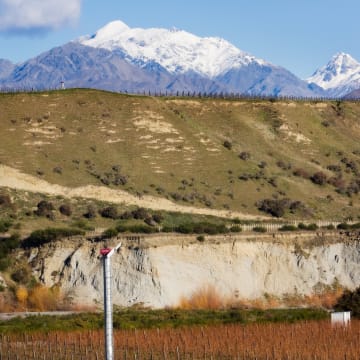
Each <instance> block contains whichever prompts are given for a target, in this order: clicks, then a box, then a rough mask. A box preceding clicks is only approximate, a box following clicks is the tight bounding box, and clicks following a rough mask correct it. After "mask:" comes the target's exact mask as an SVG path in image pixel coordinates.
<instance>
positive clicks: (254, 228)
mask: <svg viewBox="0 0 360 360" xmlns="http://www.w3.org/2000/svg"><path fill="white" fill-rule="evenodd" d="M252 230H253V231H255V232H259V233H265V232H266V228H264V227H263V226H254V227H253V229H252Z"/></svg>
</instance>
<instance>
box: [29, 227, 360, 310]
mask: <svg viewBox="0 0 360 360" xmlns="http://www.w3.org/2000/svg"><path fill="white" fill-rule="evenodd" d="M336 236H338V235H336ZM339 236H340V235H339ZM116 241H119V240H116V239H114V241H113V244H115V242H116ZM101 247H103V244H102V243H96V242H90V241H87V240H85V239H82V240H81V239H67V240H63V241H60V242H57V243H55V244H48V245H45V246H43V247H41V248H39V249H32V250H27V251H25V253H26V256H27V257H28V261H29V262H30V264H31V265H32V267H33V271H34V275H35V276H36V277H37V278H38V279H39V280H41V281H42V282H43V283H45V284H46V285H47V286H52V285H54V284H56V283H58V284H60V285H61V288H62V290H63V292H64V293H66V294H68V295H69V296H71V297H72V298H73V301H74V302H75V303H78V304H83V305H85V304H86V305H94V304H101V303H102V297H103V280H102V265H101V260H100V257H99V251H100V249H101ZM112 275H113V279H112V284H113V286H112V292H113V302H114V304H117V305H121V306H131V305H134V304H138V303H140V304H143V305H144V306H149V307H154V308H161V307H165V306H176V305H177V304H178V302H179V300H180V298H181V297H183V296H189V295H191V294H192V293H193V292H194V291H196V290H198V289H200V288H202V287H204V286H206V285H212V286H213V287H215V288H216V289H217V291H218V292H219V293H220V294H221V295H223V296H224V297H227V298H233V299H234V300H236V299H254V298H259V297H262V296H264V294H271V295H274V296H279V297H281V296H284V295H297V294H298V295H310V294H312V293H314V292H316V291H319V290H321V289H325V288H329V287H331V286H333V285H334V284H338V285H341V286H343V287H345V288H349V289H354V288H356V287H357V286H359V285H360V240H359V238H358V237H357V238H351V237H350V238H349V237H347V238H345V239H344V238H338V239H336V238H334V235H329V236H327V235H324V234H322V235H321V236H319V235H315V234H312V235H310V234H302V235H301V234H299V235H293V234H292V235H288V236H283V235H276V236H275V238H274V235H270V234H269V235H262V236H253V237H249V236H245V235H237V236H215V237H212V238H211V239H210V237H206V238H205V241H204V242H199V241H197V240H196V237H195V236H175V237H173V238H169V237H168V236H166V235H158V236H152V237H150V238H146V239H141V240H140V241H139V243H138V242H137V241H135V242H134V241H129V240H125V241H124V240H123V246H122V247H121V250H120V252H118V253H115V254H114V255H113V257H112Z"/></svg>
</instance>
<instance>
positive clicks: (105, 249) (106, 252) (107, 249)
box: [100, 248, 111, 256]
mask: <svg viewBox="0 0 360 360" xmlns="http://www.w3.org/2000/svg"><path fill="white" fill-rule="evenodd" d="M110 251H111V249H109V248H103V249H101V250H100V254H101V255H102V256H106V255H107V254H108V253H109V252H110Z"/></svg>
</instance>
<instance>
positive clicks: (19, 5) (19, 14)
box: [0, 0, 81, 33]
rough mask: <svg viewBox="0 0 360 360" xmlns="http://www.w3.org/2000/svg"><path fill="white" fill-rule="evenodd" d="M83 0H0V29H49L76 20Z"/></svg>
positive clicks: (11, 30) (12, 30)
mask: <svg viewBox="0 0 360 360" xmlns="http://www.w3.org/2000/svg"><path fill="white" fill-rule="evenodd" d="M80 8H81V0H0V31H9V32H24V33H26V32H27V31H30V32H31V31H48V30H53V29H58V28H60V27H62V26H64V25H68V24H71V23H73V22H75V21H76V20H77V19H78V17H79V16H80Z"/></svg>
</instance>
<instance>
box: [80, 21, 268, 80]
mask: <svg viewBox="0 0 360 360" xmlns="http://www.w3.org/2000/svg"><path fill="white" fill-rule="evenodd" d="M78 41H79V42H80V43H81V44H83V45H87V46H91V47H96V48H105V49H107V50H110V51H113V50H121V51H122V52H123V53H124V54H125V55H126V58H127V60H128V61H129V62H136V63H139V62H142V63H143V64H144V65H145V64H146V63H147V62H151V61H155V62H157V63H159V64H160V65H161V66H163V67H164V68H165V69H167V70H168V71H169V72H170V73H175V74H176V73H186V72H188V71H194V72H196V73H199V74H201V75H205V76H207V77H210V78H213V77H216V76H217V75H220V74H222V73H225V72H226V71H227V70H230V69H232V68H236V67H241V66H243V65H248V64H250V63H252V62H256V63H258V64H260V65H264V64H267V63H266V62H265V61H263V60H260V59H256V58H255V57H254V56H252V55H249V54H247V53H245V52H243V51H241V50H239V49H238V48H236V47H235V46H233V45H232V44H230V43H229V42H228V41H226V40H224V39H220V38H215V37H207V38H201V37H198V36H196V35H193V34H191V33H188V32H186V31H184V30H179V29H175V28H172V29H170V30H167V29H159V28H150V29H142V28H130V27H128V26H127V25H126V24H124V23H123V22H122V21H114V22H111V23H109V24H107V25H105V26H104V27H103V28H101V29H100V30H98V31H97V33H96V34H95V35H94V36H92V37H85V38H80V39H79V40H78Z"/></svg>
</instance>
